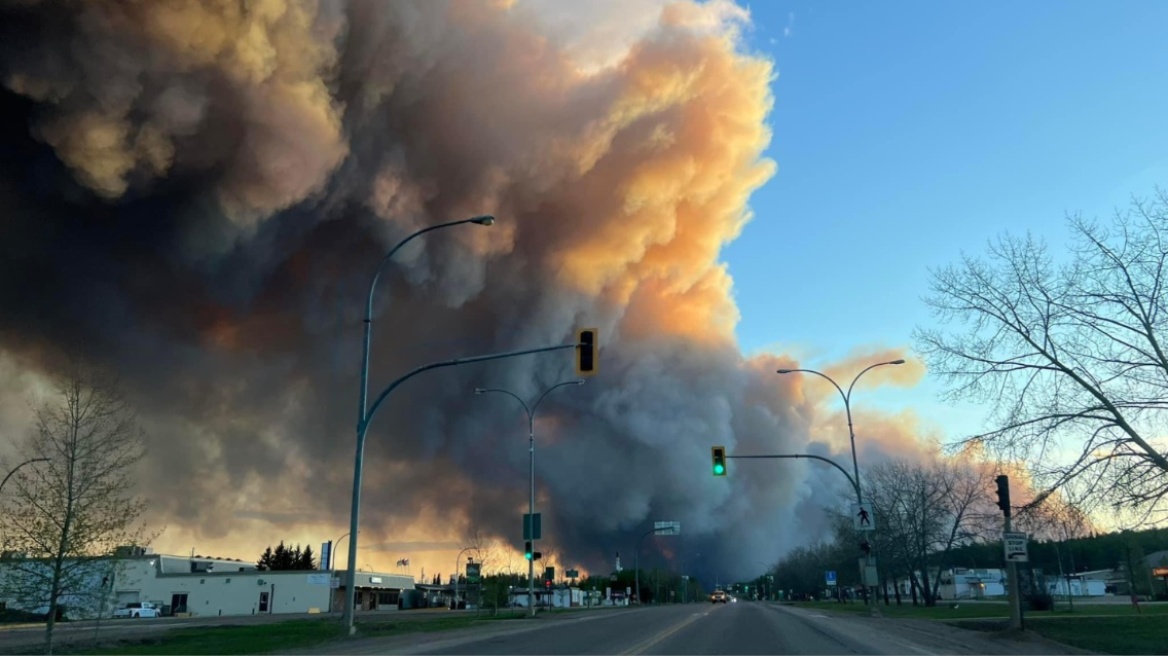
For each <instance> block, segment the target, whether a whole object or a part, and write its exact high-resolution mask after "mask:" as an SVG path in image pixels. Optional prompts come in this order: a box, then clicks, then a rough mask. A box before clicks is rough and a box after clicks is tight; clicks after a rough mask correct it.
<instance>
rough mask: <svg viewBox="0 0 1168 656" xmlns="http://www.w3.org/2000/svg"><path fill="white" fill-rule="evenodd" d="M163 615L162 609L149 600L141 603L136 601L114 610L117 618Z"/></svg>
mask: <svg viewBox="0 0 1168 656" xmlns="http://www.w3.org/2000/svg"><path fill="white" fill-rule="evenodd" d="M161 615H162V610H161V609H159V608H158V606H155V605H154V604H152V603H150V602H149V601H143V602H141V603H139V602H136V601H135V602H132V603H129V604H126V607H125V608H119V609H117V610H115V611H114V617H117V618H121V617H131V618H139V617H160V616H161Z"/></svg>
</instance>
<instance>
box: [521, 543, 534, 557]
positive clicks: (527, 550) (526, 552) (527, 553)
mask: <svg viewBox="0 0 1168 656" xmlns="http://www.w3.org/2000/svg"><path fill="white" fill-rule="evenodd" d="M531 554H532V549H531V540H528V541H527V542H526V543H525V544H524V546H523V557H524V558H526V559H528V560H532V558H531Z"/></svg>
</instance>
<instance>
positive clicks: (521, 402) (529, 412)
mask: <svg viewBox="0 0 1168 656" xmlns="http://www.w3.org/2000/svg"><path fill="white" fill-rule="evenodd" d="M487 392H498V393H500V394H506V395H507V396H509V397H511V398H513V399H515V400H516V401H518V402H519V405H521V406H523V411H524V412H526V413H527V418H528V421H529V422H530V420H531V416H532V414H533V412H534V411H533V410H532V409H531V408H529V407H528V406H527V402H526V401H524V400H523V399H521V398H519V395H518V394H515V393H514V392H511V391H508V390H505V389H502V388H499V387H487V388H485V389H483V391H482V393H483V394H486V393H487Z"/></svg>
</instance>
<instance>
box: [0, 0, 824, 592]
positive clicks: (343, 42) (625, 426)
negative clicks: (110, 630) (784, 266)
mask: <svg viewBox="0 0 1168 656" xmlns="http://www.w3.org/2000/svg"><path fill="white" fill-rule="evenodd" d="M636 6H637V12H635V13H636V15H637V16H649V17H650V18H651V20H650V21H647V22H646V23H645V27H644V28H643V29H641V30H640V31H639V32H637V33H636V34H629V33H627V30H625V31H623V32H622V39H623V40H622V41H621V42H620V43H621V44H622V46H621V49H620V51H619V52H615V53H614V52H587V49H582V47H581V44H582V43H584V42H585V41H584V39H583V38H580V39H575V40H573V39H569V38H567V37H564V38H563V39H561V38H557V35H560V36H563V35H566V34H569V32H570V31H571V29H572V28H573V25H572V22H571V21H570V20H568V19H565V18H563V17H561V18H560V19H557V20H556V21H545V20H544V18H543V14H542V13H541V11H542V10H541V5H540V4H539V3H536V5H535V6H529V5H528V4H526V3H524V2H523V1H522V0H517V1H515V2H500V1H488V0H484V1H481V2H476V1H472V0H465V1H460V2H440V1H433V2H425V3H390V2H382V1H381V0H349V1H347V2H339V1H338V2H331V1H330V2H314V1H312V0H262V1H256V2H248V3H240V2H237V1H235V0H218V1H212V0H208V1H206V2H198V3H192V2H187V1H186V0H152V1H151V2H127V1H120V0H91V1H89V2H84V3H74V2H55V1H52V0H40V1H35V0H33V1H30V0H21V1H19V2H12V1H9V2H7V3H5V4H3V9H2V10H0V66H2V68H0V76H2V77H0V81H2V83H3V85H4V88H5V90H4V91H3V93H2V95H0V111H2V112H3V121H2V122H0V134H2V137H0V138H2V139H3V152H4V153H5V156H4V157H3V159H2V162H0V167H3V176H2V177H0V205H2V206H3V208H4V210H3V216H2V217H0V273H2V275H0V353H2V354H3V359H2V361H0V364H2V365H3V367H4V372H5V375H4V377H5V380H6V381H9V384H8V385H7V386H6V387H5V388H4V390H5V399H6V400H5V401H4V404H5V405H4V406H2V407H4V408H5V411H6V412H7V408H9V407H18V406H19V407H20V408H23V405H21V404H22V403H23V401H12V400H11V399H12V398H13V397H14V395H15V394H16V393H17V392H19V393H21V394H24V393H27V392H30V391H33V390H32V388H33V387H35V385H37V384H39V383H34V382H29V383H28V384H16V383H12V382H11V381H17V380H25V379H28V380H30V381H31V380H32V379H34V378H35V379H37V380H39V378H38V377H43V376H47V375H51V374H52V373H54V372H55V371H56V368H57V366H58V365H57V363H58V362H59V352H60V349H62V348H65V347H76V346H78V345H81V346H82V347H83V348H84V349H85V350H86V352H87V353H88V354H89V355H91V356H93V357H96V358H99V359H101V360H103V361H105V362H106V363H107V364H110V365H112V366H115V367H116V368H117V369H118V370H119V371H120V372H121V374H122V375H123V377H124V378H125V380H126V384H127V385H128V386H129V389H130V391H131V393H132V396H133V398H134V400H135V402H136V404H137V407H138V408H139V410H140V412H141V414H142V420H143V423H144V425H145V427H146V429H147V430H148V432H149V435H150V456H149V459H148V462H147V464H146V466H144V467H143V469H142V472H141V485H142V490H143V492H144V493H146V494H148V495H149V498H150V500H151V513H152V517H153V518H154V520H155V521H156V522H157V523H158V524H159V525H166V527H167V532H166V533H165V534H164V535H163V537H162V538H161V540H160V544H159V547H160V548H161V549H163V550H170V551H179V552H185V551H187V550H188V549H189V548H190V547H191V546H195V547H196V549H197V550H199V551H201V552H203V553H206V552H207V551H209V550H210V549H213V548H219V549H229V548H232V549H235V550H236V553H234V554H230V555H238V556H240V557H250V554H249V553H248V552H249V551H250V550H254V551H255V553H256V554H257V555H258V553H259V550H261V549H262V548H263V546H265V545H267V544H269V543H274V542H276V541H278V540H280V539H289V540H293V541H300V542H306V543H315V544H319V543H320V542H322V541H325V540H331V539H336V538H337V537H338V536H339V535H341V534H343V533H344V532H345V531H346V530H347V518H348V509H349V505H348V502H349V493H350V489H351V480H352V479H351V477H352V459H353V444H354V437H353V433H354V424H355V422H356V405H357V398H356V397H357V394H356V392H357V385H358V381H357V374H358V363H359V361H360V335H361V329H362V323H361V314H362V309H363V304H364V295H365V292H366V289H367V285H368V281H369V278H370V276H371V275H372V272H373V270H374V268H375V266H376V263H377V261H378V260H379V259H380V258H381V256H382V255H383V254H384V253H385V251H386V250H387V249H388V248H389V247H390V246H392V245H393V244H394V243H396V242H397V241H398V240H399V239H401V238H403V237H405V236H406V235H407V234H409V233H411V232H413V231H414V230H416V229H418V228H420V227H423V226H426V225H429V224H432V223H436V222H439V221H446V220H452V219H458V218H463V217H467V216H471V215H476V214H482V213H490V214H494V215H495V216H497V217H498V220H497V222H496V224H495V225H494V226H492V227H489V228H486V227H480V226H476V225H467V226H460V227H458V228H454V229H450V230H444V231H442V232H439V233H434V234H431V235H428V236H427V237H425V238H422V239H419V240H417V241H415V242H413V243H411V245H409V246H408V247H406V248H405V249H403V250H402V251H401V252H400V253H399V254H398V256H397V257H396V258H395V260H394V262H393V263H392V264H391V265H390V266H389V267H388V268H387V269H386V271H385V274H384V275H383V277H382V282H381V284H380V286H379V288H378V292H377V295H376V302H375V308H376V312H375V317H374V324H373V326H374V337H373V350H372V373H371V384H370V388H371V394H373V395H376V393H377V392H378V390H380V389H381V388H382V387H383V386H384V385H385V384H387V383H388V382H389V381H390V380H392V379H393V378H395V377H396V376H398V375H400V374H401V373H404V372H406V371H408V370H409V369H411V368H413V367H415V366H418V365H420V364H423V363H426V362H429V361H433V360H438V359H446V358H450V357H456V356H460V355H470V354H476V353H486V352H494V351H503V350H511V349H518V348H525V347H534V346H543V345H549V344H557V343H564V342H567V341H569V340H572V339H574V335H575V330H576V329H577V328H580V327H588V326H595V327H599V329H600V335H601V344H602V351H601V359H600V360H601V365H600V366H601V373H600V374H599V375H597V376H596V377H594V378H591V379H589V380H588V382H587V384H585V385H584V386H582V387H567V388H563V389H559V390H557V391H556V392H554V393H553V394H552V395H551V396H549V397H548V399H547V400H546V401H545V403H544V404H543V405H541V406H540V408H539V416H538V418H537V422H536V433H537V438H536V439H537V451H536V466H537V485H538V493H539V501H538V503H539V505H540V510H541V511H542V512H543V513H544V527H545V534H546V536H547V544H548V549H549V550H550V549H553V548H554V549H556V550H557V552H558V553H560V554H561V558H562V559H564V560H565V561H566V562H564V563H563V565H564V566H570V565H580V566H582V567H583V568H584V569H596V570H603V571H607V569H608V568H609V567H610V564H611V554H612V553H613V552H614V551H618V550H620V551H626V553H629V554H631V552H632V542H633V541H634V540H635V536H636V535H638V534H639V532H641V531H643V530H644V529H645V527H648V526H651V525H652V522H653V521H655V520H678V521H681V522H682V527H683V538H682V539H681V540H680V541H678V542H677V543H676V544H674V543H671V545H672V546H670V549H671V550H672V551H673V552H674V553H677V554H679V557H683V558H684V557H685V553H682V552H688V553H691V554H692V553H696V552H701V553H702V554H703V556H702V558H701V560H700V562H695V561H693V560H691V564H690V566H691V567H695V568H699V569H701V570H702V571H704V572H706V573H708V574H710V575H711V576H712V575H713V574H715V573H718V574H721V575H722V576H723V578H725V577H726V576H730V575H740V574H744V573H747V572H752V571H757V569H758V568H757V565H756V561H759V560H767V561H768V562H769V561H771V560H773V559H774V557H776V556H777V555H778V554H780V553H781V552H782V551H783V550H784V549H785V548H786V547H787V546H789V545H792V544H795V543H799V542H802V541H803V540H804V539H806V537H807V533H808V532H809V531H811V530H813V529H814V526H809V525H808V524H807V522H810V521H812V520H810V519H808V518H809V517H810V516H811V515H813V514H814V509H815V502H813V501H811V500H810V497H811V495H812V494H813V492H814V491H815V490H816V489H822V488H821V486H822V485H824V483H823V481H828V480H830V481H834V479H833V478H832V477H833V476H834V474H830V473H822V472H816V471H808V469H807V467H805V466H796V465H791V466H786V465H784V466H782V467H778V466H772V465H761V464H759V465H755V464H745V463H744V461H732V466H731V477H730V478H714V477H712V476H710V475H709V447H710V446H711V445H712V444H725V445H727V446H728V447H730V449H731V451H732V452H734V451H738V452H754V453H760V452H766V451H776V450H783V451H803V450H805V449H807V448H809V447H808V445H807V444H808V441H809V440H811V439H812V434H811V431H810V426H811V425H812V423H813V422H814V421H815V420H816V413H817V412H818V411H817V407H818V405H819V403H820V400H819V399H822V398H825V397H827V398H829V400H830V397H828V396H827V394H826V391H824V392H819V391H816V392H814V395H812V393H811V392H806V393H805V392H804V391H803V386H804V385H807V386H808V388H809V387H810V385H811V383H805V382H802V381H799V380H794V379H790V377H784V378H782V379H780V377H778V376H776V375H775V373H774V370H775V369H776V368H777V367H779V366H793V365H794V363H793V362H791V361H789V360H786V359H782V358H779V357H777V356H770V355H763V356H757V357H753V358H746V357H744V356H743V355H742V354H741V353H740V351H739V349H738V347H737V344H736V341H735V337H734V329H735V325H736V323H737V320H738V316H739V315H738V310H737V308H736V306H735V304H734V301H733V298H732V295H731V279H730V276H729V275H728V273H727V270H726V268H725V266H724V265H723V264H722V263H720V262H719V260H718V257H719V252H720V249H721V248H722V247H723V246H724V245H725V244H726V243H727V242H728V241H730V240H732V239H734V238H736V237H737V236H738V234H739V232H740V230H741V229H742V227H743V225H744V224H745V223H746V222H747V221H748V220H750V218H751V215H750V212H749V210H748V206H747V201H748V198H749V196H750V194H751V193H752V191H753V190H755V189H757V188H758V187H759V186H760V185H762V184H763V183H764V182H765V181H766V180H768V179H769V178H770V177H771V176H772V175H773V174H774V172H775V164H774V163H772V162H770V161H768V160H766V159H765V158H764V157H763V156H762V153H763V151H764V149H765V148H766V147H767V146H768V144H769V142H770V138H771V135H770V131H769V129H768V127H767V123H766V122H767V119H768V116H769V113H770V110H771V106H772V97H771V92H770V89H769V84H770V82H771V79H772V77H773V75H774V71H773V68H772V65H771V63H770V62H769V61H767V60H765V59H763V58H760V57H757V56H754V55H751V54H748V53H745V52H743V49H742V46H741V39H740V36H739V33H740V31H741V30H742V29H744V28H745V27H747V26H748V24H749V16H748V14H747V13H746V12H745V11H744V10H742V9H741V8H738V7H736V6H734V5H732V4H730V3H728V2H711V3H706V4H695V3H691V2H688V1H682V2H676V3H669V4H665V3H657V2H647V3H646V2H641V3H636ZM646 7H648V8H651V9H652V11H651V12H650V11H648V10H647V9H646ZM612 11H613V12H617V11H620V8H619V7H614V8H613V9H612ZM589 16H591V15H589ZM602 18H603V26H604V29H601V31H600V34H604V33H606V32H605V30H607V29H609V28H611V27H612V25H614V24H616V23H619V20H616V19H617V18H619V17H617V16H615V15H613V14H609V15H606V16H603V17H599V16H591V19H594V20H595V21H597V22H598V24H599V22H600V21H601V19H602ZM565 21H567V22H565ZM576 27H578V28H579V30H581V33H582V34H585V35H586V34H587V32H586V29H587V28H588V27H589V26H588V25H580V26H576ZM773 220H781V219H773ZM776 330H780V331H781V327H776ZM572 376H573V371H572V362H571V358H570V356H569V355H568V354H566V353H558V354H552V355H540V356H530V357H523V358H519V359H514V360H509V361H503V362H498V363H493V364H484V365H473V366H466V367H460V368H457V369H445V370H440V371H436V372H432V373H428V374H426V375H424V376H421V377H418V378H416V379H413V380H411V381H410V382H409V383H408V384H406V385H405V386H404V387H402V388H401V389H400V390H399V391H398V392H396V393H395V394H394V395H393V396H392V397H391V398H390V401H389V402H388V404H387V405H386V407H385V408H384V409H383V410H382V411H381V413H380V414H379V415H378V416H377V417H376V419H375V420H374V422H373V425H372V428H371V430H370V436H369V442H368V445H367V447H366V451H365V455H366V460H365V486H364V502H363V518H362V541H361V543H362V545H364V546H369V547H376V546H377V545H386V544H389V545H401V544H412V545H414V546H415V547H416V546H417V544H419V543H422V542H426V543H433V544H436V545H439V546H438V547H436V548H437V549H447V550H448V549H449V548H450V547H449V544H450V543H451V542H459V541H461V540H463V539H465V536H466V535H467V534H468V532H471V531H473V530H479V531H483V532H485V533H486V534H488V535H490V536H492V537H494V538H497V539H498V540H499V541H501V543H504V544H506V545H507V548H509V549H513V548H515V547H517V546H518V545H519V540H518V538H519V537H520V536H519V527H520V515H521V513H522V512H525V511H526V505H527V503H526V501H527V492H526V490H527V486H528V471H527V458H528V449H527V440H526V417H525V416H524V415H523V414H522V408H521V407H520V406H519V405H518V404H517V403H515V402H514V400H513V399H510V398H509V397H505V396H503V395H487V396H475V395H473V394H472V390H473V389H474V388H475V387H479V386H482V387H503V388H507V389H509V390H511V391H513V392H514V393H515V394H517V395H519V396H520V397H522V398H524V399H527V400H533V399H534V398H535V397H536V396H537V395H538V394H539V393H540V392H541V391H542V390H543V389H544V388H545V387H547V386H549V385H552V384H554V383H557V382H559V381H562V380H566V379H569V378H571V377H572ZM14 404H15V405H14ZM14 412H15V411H14ZM20 412H23V410H20ZM12 417H16V418H9V419H8V420H6V422H7V423H5V424H0V425H8V423H19V422H18V417H17V415H13V416H12ZM841 446H842V445H840V444H833V445H832V446H831V448H832V449H838V448H840V447H841ZM810 448H814V445H813V447H810ZM843 448H845V449H846V446H843ZM840 452H841V453H842V452H843V451H840ZM739 463H744V464H739ZM833 484H834V483H833ZM208 545H210V547H208ZM343 548H344V547H343V546H342V549H343ZM363 554H365V555H363V556H362V562H360V563H359V565H360V566H362V567H364V566H366V565H367V564H368V565H369V566H372V567H382V568H391V567H392V563H393V562H394V561H395V560H396V559H398V558H402V557H405V556H411V554H408V553H400V552H397V551H394V552H392V553H389V552H385V551H377V550H375V549H370V550H368V551H365V552H363ZM452 557H453V555H452V554H450V553H449V552H448V551H443V552H442V554H441V556H435V560H434V561H433V562H427V561H426V556H425V554H422V553H419V554H414V555H413V556H412V558H411V561H412V563H413V565H414V566H415V567H417V566H419V565H422V566H426V567H427V569H428V571H432V572H434V571H449V567H450V566H451V563H449V562H448V561H450V560H451V558H452ZM567 561H570V562H567ZM631 563H632V558H631V557H629V558H628V559H627V561H626V563H625V566H626V567H627V566H631ZM443 568H446V569H443Z"/></svg>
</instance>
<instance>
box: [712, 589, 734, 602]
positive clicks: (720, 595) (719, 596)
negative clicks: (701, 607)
mask: <svg viewBox="0 0 1168 656" xmlns="http://www.w3.org/2000/svg"><path fill="white" fill-rule="evenodd" d="M729 601H730V598H729V597H728V596H727V595H726V591H725V590H714V592H713V593H711V594H710V603H711V604H725V603H727V602H729Z"/></svg>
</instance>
